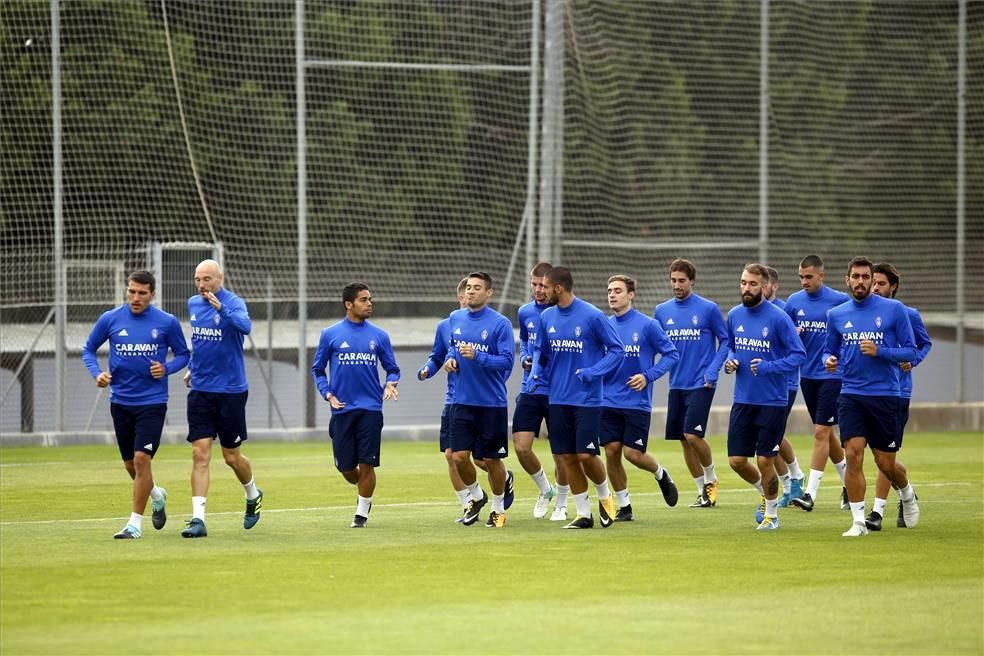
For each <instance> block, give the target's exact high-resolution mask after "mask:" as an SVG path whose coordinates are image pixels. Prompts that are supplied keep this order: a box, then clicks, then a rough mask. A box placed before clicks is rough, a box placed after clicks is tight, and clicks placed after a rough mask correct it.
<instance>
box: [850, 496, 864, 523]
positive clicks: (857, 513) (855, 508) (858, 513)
mask: <svg viewBox="0 0 984 656" xmlns="http://www.w3.org/2000/svg"><path fill="white" fill-rule="evenodd" d="M850 504H851V518H852V519H853V520H854V523H855V524H864V499H862V500H861V501H858V502H857V503H854V502H853V501H851V502H850Z"/></svg>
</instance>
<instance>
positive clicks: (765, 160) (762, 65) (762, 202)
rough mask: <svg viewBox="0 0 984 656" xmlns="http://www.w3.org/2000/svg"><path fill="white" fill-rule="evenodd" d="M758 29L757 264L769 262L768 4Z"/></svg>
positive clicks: (765, 5) (767, 0)
mask: <svg viewBox="0 0 984 656" xmlns="http://www.w3.org/2000/svg"><path fill="white" fill-rule="evenodd" d="M760 22H761V25H760V27H759V38H760V42H759V244H758V251H759V262H761V263H762V264H768V262H769V0H762V11H761V18H760Z"/></svg>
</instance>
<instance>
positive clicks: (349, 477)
mask: <svg viewBox="0 0 984 656" xmlns="http://www.w3.org/2000/svg"><path fill="white" fill-rule="evenodd" d="M342 478H344V479H345V480H346V481H348V482H349V483H351V484H352V485H355V484H356V483H358V482H359V470H358V468H356V469H349V470H347V471H343V472H342Z"/></svg>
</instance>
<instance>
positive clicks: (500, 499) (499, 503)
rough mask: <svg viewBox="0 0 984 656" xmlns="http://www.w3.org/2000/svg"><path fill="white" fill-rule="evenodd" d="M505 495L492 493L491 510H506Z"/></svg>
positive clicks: (501, 511)
mask: <svg viewBox="0 0 984 656" xmlns="http://www.w3.org/2000/svg"><path fill="white" fill-rule="evenodd" d="M505 505H506V495H504V494H493V495H492V511H493V512H497V513H504V512H506V508H505Z"/></svg>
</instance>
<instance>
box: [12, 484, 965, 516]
mask: <svg viewBox="0 0 984 656" xmlns="http://www.w3.org/2000/svg"><path fill="white" fill-rule="evenodd" d="M972 485H975V483H973V482H971V481H949V482H947V483H920V484H919V485H918V486H917V487H918V488H919V489H922V488H924V487H970V486H972ZM752 492H753V490H751V489H748V488H742V489H730V488H729V489H726V490H719V491H718V494H719V495H721V494H749V493H752ZM657 494H659V493H658V492H633V493H632V496H634V497H653V496H656V495H657ZM660 496H662V495H660ZM516 501H520V502H522V501H531V502H532V501H534V499H533V498H532V497H530V498H529V499H526V498H522V497H516ZM924 503H925V501H924ZM454 505H457V504H455V503H454V502H453V501H412V502H407V503H380V504H375V503H374V504H373V506H375V507H376V508H425V507H436V506H442V507H443V506H454ZM351 509H352V504H350V503H349V504H345V505H344V506H315V507H311V508H271V509H269V510H266V509H264V510H263V513H270V514H273V513H306V512H331V511H338V510H341V511H345V510H351ZM241 514H242V512H241V511H238V510H227V511H222V512H213V513H209V515H210V516H212V517H215V516H224V515H241ZM127 519H130V517H129V516H126V517H122V516H121V517H90V518H87V519H32V520H23V521H12V522H0V526H33V525H36V524H87V523H93V522H118V521H120V520H127Z"/></svg>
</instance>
